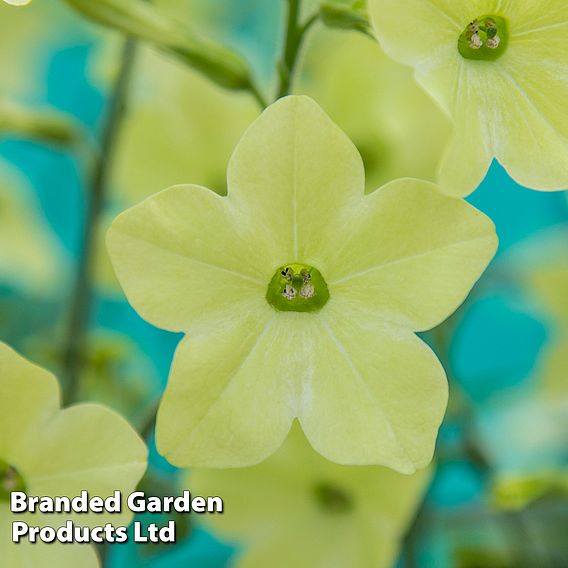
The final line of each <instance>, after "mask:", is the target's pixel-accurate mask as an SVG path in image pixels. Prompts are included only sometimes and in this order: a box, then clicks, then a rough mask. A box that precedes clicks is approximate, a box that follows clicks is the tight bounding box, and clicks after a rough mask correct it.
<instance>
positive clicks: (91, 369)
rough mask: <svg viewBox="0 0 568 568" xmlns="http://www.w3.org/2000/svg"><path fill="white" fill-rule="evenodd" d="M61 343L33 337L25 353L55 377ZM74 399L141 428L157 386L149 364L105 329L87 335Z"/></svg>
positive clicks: (123, 337) (133, 347)
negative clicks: (104, 408)
mask: <svg viewBox="0 0 568 568" xmlns="http://www.w3.org/2000/svg"><path fill="white" fill-rule="evenodd" d="M60 346H61V343H60V342H57V341H55V342H54V340H53V336H49V337H46V336H45V335H44V336H41V337H34V338H32V339H31V340H30V341H28V342H27V344H26V345H25V348H26V352H28V353H30V354H31V355H32V358H33V359H34V360H37V361H39V362H40V363H41V364H42V365H43V366H44V367H47V368H48V369H50V370H52V371H53V372H54V373H55V374H59V373H61V372H62V368H61V361H62V353H61V349H59V348H58V347H60ZM78 385H79V386H78V392H77V400H79V401H85V402H87V401H88V402H98V403H101V404H104V405H106V406H108V407H110V408H112V409H113V410H116V411H117V412H119V413H120V414H122V415H123V416H125V417H126V418H127V419H128V420H129V421H130V422H131V423H133V424H134V425H137V426H142V425H143V424H144V422H145V421H146V420H147V419H148V417H149V416H150V413H151V412H152V411H153V410H155V407H154V405H155V401H156V400H157V398H158V397H159V394H160V384H159V381H158V379H157V377H156V371H155V368H154V365H153V363H152V361H151V360H150V359H149V358H148V357H147V356H146V355H145V354H144V353H143V352H142V351H141V350H140V348H139V347H138V345H136V344H135V343H134V341H132V340H131V339H130V338H129V337H128V336H127V335H123V334H121V333H118V332H113V331H109V330H106V329H102V328H99V329H94V330H92V331H91V332H90V333H89V338H88V342H87V346H86V348H85V353H84V355H83V364H82V367H81V372H80V375H79V379H78Z"/></svg>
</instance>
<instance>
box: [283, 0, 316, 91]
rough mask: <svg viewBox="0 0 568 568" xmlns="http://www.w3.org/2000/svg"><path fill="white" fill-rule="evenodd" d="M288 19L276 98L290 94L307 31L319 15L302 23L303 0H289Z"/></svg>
mask: <svg viewBox="0 0 568 568" xmlns="http://www.w3.org/2000/svg"><path fill="white" fill-rule="evenodd" d="M287 2H288V19H287V23H286V38H285V43H284V51H283V53H282V57H281V58H280V61H279V63H278V74H279V78H280V81H279V85H278V94H277V96H276V99H280V98H281V97H285V96H286V95H289V94H290V91H291V87H292V79H293V77H294V71H295V69H296V65H297V63H298V55H299V53H300V49H301V47H302V44H303V41H304V38H305V37H306V33H307V32H308V31H309V29H310V28H311V27H312V26H313V24H314V23H315V22H316V21H317V19H318V15H317V14H315V15H313V16H312V17H311V18H309V19H308V20H307V21H306V22H305V23H304V24H301V23H300V13H301V7H302V1H301V0H287Z"/></svg>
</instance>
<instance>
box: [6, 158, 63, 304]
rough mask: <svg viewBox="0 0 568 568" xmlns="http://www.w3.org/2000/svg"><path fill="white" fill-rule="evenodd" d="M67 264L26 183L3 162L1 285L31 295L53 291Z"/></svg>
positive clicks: (60, 280) (59, 283) (60, 279)
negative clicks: (13, 287) (16, 288)
mask: <svg viewBox="0 0 568 568" xmlns="http://www.w3.org/2000/svg"><path fill="white" fill-rule="evenodd" d="M66 264H67V263H66V259H65V255H64V253H63V251H62V248H61V246H60V244H59V243H58V242H57V240H56V238H55V235H54V234H53V232H52V231H51V229H50V227H49V226H48V225H47V222H46V221H45V220H44V219H43V218H42V216H41V214H40V211H39V205H38V204H37V203H35V201H34V198H33V195H32V190H31V188H29V187H28V184H27V183H26V180H25V179H24V178H23V176H22V175H21V174H20V173H19V172H18V171H17V170H16V169H14V168H13V167H11V166H10V165H9V164H8V163H6V162H2V161H0V282H1V283H3V284H4V285H6V284H8V285H10V286H15V287H18V288H20V289H22V290H23V291H24V292H26V293H28V294H44V293H49V292H53V291H54V290H55V289H56V287H57V286H61V282H62V279H63V277H64V274H65V270H66Z"/></svg>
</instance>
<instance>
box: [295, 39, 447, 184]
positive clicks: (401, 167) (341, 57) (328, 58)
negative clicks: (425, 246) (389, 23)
mask: <svg viewBox="0 0 568 568" xmlns="http://www.w3.org/2000/svg"><path fill="white" fill-rule="evenodd" d="M298 83H299V85H298V89H297V90H298V92H300V93H302V94H306V95H310V96H311V97H313V98H314V99H315V100H317V101H318V103H319V104H321V105H322V107H323V108H324V109H325V110H326V112H327V113H329V115H330V117H331V118H332V119H333V120H334V122H336V123H337V124H338V125H339V126H340V127H341V128H342V129H343V130H345V132H346V134H347V135H348V136H349V137H350V138H351V140H353V143H354V144H355V146H357V149H358V150H359V152H361V155H362V157H363V161H364V163H365V174H366V176H365V177H366V182H367V190H370V191H372V190H373V189H376V188H377V187H380V186H381V185H383V184H384V183H386V182H388V181H391V180H393V179H397V178H401V177H409V176H411V177H417V178H420V179H427V180H430V181H435V179H436V172H437V168H438V164H439V162H440V157H441V156H442V154H443V150H444V148H445V146H446V144H447V142H448V141H449V137H450V121H449V120H448V118H447V117H446V116H445V114H444V113H443V112H442V111H441V110H440V108H439V107H438V105H436V103H435V102H434V101H433V100H432V99H431V98H430V97H429V96H428V95H427V94H426V93H424V91H423V90H422V89H421V88H420V87H419V86H418V84H417V83H416V81H415V80H414V78H413V77H412V71H411V70H410V69H408V68H407V67H405V66H404V65H400V64H399V63H396V62H395V61H393V60H392V59H391V58H390V57H387V56H386V55H385V53H384V52H383V50H382V49H381V48H380V46H379V45H378V44H377V42H375V41H373V40H372V39H371V38H369V37H367V36H364V35H362V34H360V33H356V32H351V33H348V32H345V31H337V30H329V29H321V30H318V32H317V33H315V34H313V38H310V42H309V44H308V46H307V49H306V55H305V57H304V63H303V66H302V69H301V74H300V76H299V81H298Z"/></svg>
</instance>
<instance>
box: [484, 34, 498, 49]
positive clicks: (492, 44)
mask: <svg viewBox="0 0 568 568" xmlns="http://www.w3.org/2000/svg"><path fill="white" fill-rule="evenodd" d="M500 43H501V40H500V39H499V36H498V35H496V36H495V37H491V38H489V39H488V40H487V47H488V48H489V49H497V48H498V47H499V44H500Z"/></svg>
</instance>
